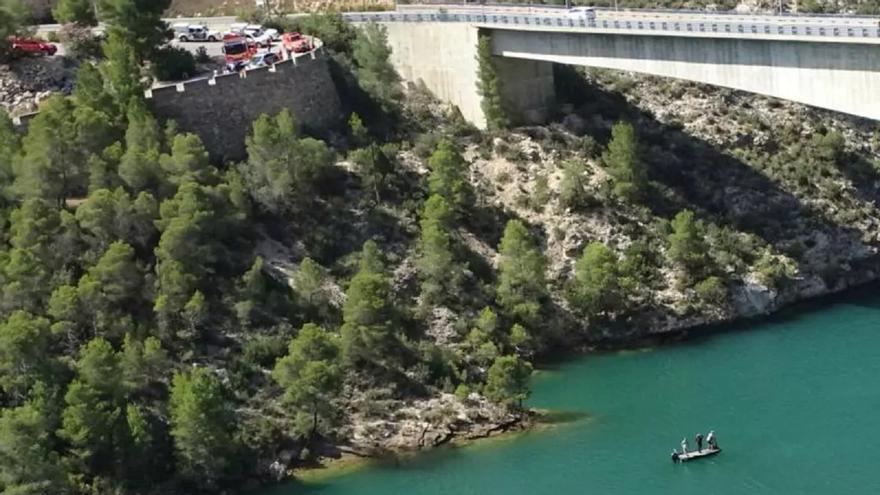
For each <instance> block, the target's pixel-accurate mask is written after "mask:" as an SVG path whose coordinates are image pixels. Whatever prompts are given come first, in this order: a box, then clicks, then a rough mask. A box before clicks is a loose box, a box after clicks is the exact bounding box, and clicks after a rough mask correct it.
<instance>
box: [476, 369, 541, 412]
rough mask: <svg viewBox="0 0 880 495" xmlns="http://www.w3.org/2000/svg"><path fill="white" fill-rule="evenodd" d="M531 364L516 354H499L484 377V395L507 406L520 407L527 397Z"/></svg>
mask: <svg viewBox="0 0 880 495" xmlns="http://www.w3.org/2000/svg"><path fill="white" fill-rule="evenodd" d="M531 375H532V365H531V363H529V362H527V361H523V360H522V359H520V358H518V357H517V356H500V357H498V358H497V359H495V362H494V363H492V367H490V368H489V372H488V373H487V378H486V387H485V389H484V392H485V394H486V397H487V398H488V399H489V400H491V401H493V402H497V403H499V404H504V405H506V406H507V407H519V408H521V407H522V401H524V400H525V399H527V398H528V397H529V392H530V391H529V377H530V376H531Z"/></svg>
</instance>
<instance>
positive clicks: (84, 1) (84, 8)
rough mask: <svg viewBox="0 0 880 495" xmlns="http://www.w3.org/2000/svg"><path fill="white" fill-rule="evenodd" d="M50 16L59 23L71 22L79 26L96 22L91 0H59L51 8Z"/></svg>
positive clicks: (93, 24) (92, 24) (95, 23)
mask: <svg viewBox="0 0 880 495" xmlns="http://www.w3.org/2000/svg"><path fill="white" fill-rule="evenodd" d="M52 16H53V17H55V20H57V21H58V22H61V23H68V22H73V23H76V24H79V25H81V26H96V25H97V24H98V20H97V18H96V17H95V8H94V5H93V2H92V0H59V1H58V4H57V5H55V8H54V9H52Z"/></svg>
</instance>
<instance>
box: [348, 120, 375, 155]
mask: <svg viewBox="0 0 880 495" xmlns="http://www.w3.org/2000/svg"><path fill="white" fill-rule="evenodd" d="M348 133H349V136H350V137H351V145H352V147H354V148H360V147H362V146H366V145H367V144H369V143H370V131H369V129H367V127H366V126H365V125H364V121H363V120H362V119H361V116H360V115H358V114H356V113H352V114H351V116H350V117H349V118H348Z"/></svg>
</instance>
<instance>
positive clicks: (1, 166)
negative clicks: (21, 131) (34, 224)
mask: <svg viewBox="0 0 880 495" xmlns="http://www.w3.org/2000/svg"><path fill="white" fill-rule="evenodd" d="M20 149H21V143H20V142H19V137H18V133H17V132H16V131H15V128H14V127H13V125H12V119H10V118H9V114H8V113H6V110H5V109H3V108H0V156H2V157H4V159H3V160H0V206H2V207H6V206H8V205H9V204H10V203H11V202H12V199H13V197H14V191H13V190H12V182H13V180H14V175H13V172H12V162H13V160H15V158H16V157H17V156H18V152H19V150H20Z"/></svg>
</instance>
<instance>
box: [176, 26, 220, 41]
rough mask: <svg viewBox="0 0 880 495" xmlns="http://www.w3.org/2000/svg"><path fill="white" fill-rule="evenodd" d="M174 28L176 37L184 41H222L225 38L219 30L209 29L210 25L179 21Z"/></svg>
mask: <svg viewBox="0 0 880 495" xmlns="http://www.w3.org/2000/svg"><path fill="white" fill-rule="evenodd" d="M172 28H174V37H175V38H177V39H178V40H180V41H182V42H187V41H220V40H221V39H222V38H223V36H222V35H221V34H220V32H219V31H214V30H211V29H208V26H205V25H203V24H186V23H178V24H175V25H173V26H172Z"/></svg>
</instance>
